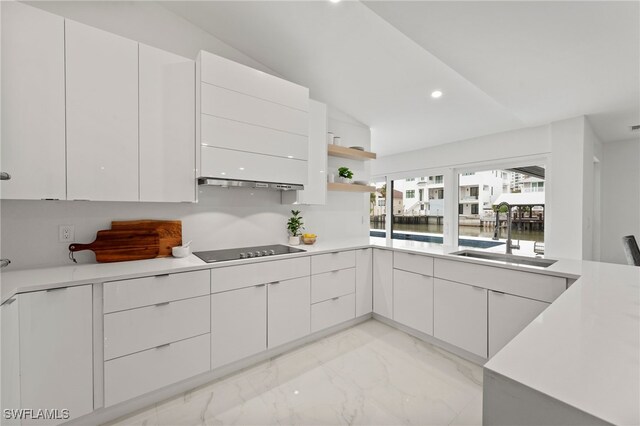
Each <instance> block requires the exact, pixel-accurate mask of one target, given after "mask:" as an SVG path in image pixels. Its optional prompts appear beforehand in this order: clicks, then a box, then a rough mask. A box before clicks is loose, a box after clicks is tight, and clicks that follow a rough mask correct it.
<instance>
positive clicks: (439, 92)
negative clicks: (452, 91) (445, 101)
mask: <svg viewBox="0 0 640 426" xmlns="http://www.w3.org/2000/svg"><path fill="white" fill-rule="evenodd" d="M440 96H442V92H441V91H440V90H434V91H433V92H431V97H432V98H434V99H438V98H439V97H440Z"/></svg>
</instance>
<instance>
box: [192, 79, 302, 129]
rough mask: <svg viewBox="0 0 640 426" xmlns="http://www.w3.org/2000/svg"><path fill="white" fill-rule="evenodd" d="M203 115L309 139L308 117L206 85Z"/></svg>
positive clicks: (299, 111)
mask: <svg viewBox="0 0 640 426" xmlns="http://www.w3.org/2000/svg"><path fill="white" fill-rule="evenodd" d="M200 95H201V98H200V103H201V110H200V111H201V112H202V113H203V114H208V115H213V116H215V117H220V118H227V119H229V120H235V121H240V122H242V123H248V124H255V125H257V126H263V127H268V128H270V129H274V130H280V131H283V132H289V133H295V134H298V135H302V136H308V135H309V114H308V113H307V112H306V111H302V110H299V109H294V108H291V107H288V106H284V105H281V104H277V103H273V102H270V101H265V100H263V99H259V98H255V97H253V96H249V95H245V94H242V93H238V92H234V91H233V90H228V89H224V88H221V87H218V86H212V85H211V84H207V83H204V84H202V85H201V86H200Z"/></svg>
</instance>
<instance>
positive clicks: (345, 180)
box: [339, 176, 353, 183]
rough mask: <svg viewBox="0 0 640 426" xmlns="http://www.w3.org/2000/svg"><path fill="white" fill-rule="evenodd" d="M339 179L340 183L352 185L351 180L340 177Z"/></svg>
mask: <svg viewBox="0 0 640 426" xmlns="http://www.w3.org/2000/svg"><path fill="white" fill-rule="evenodd" d="M339 179H340V182H342V183H353V179H348V178H346V177H342V176H340V177H339Z"/></svg>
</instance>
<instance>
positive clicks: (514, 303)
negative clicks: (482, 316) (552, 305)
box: [489, 291, 549, 357]
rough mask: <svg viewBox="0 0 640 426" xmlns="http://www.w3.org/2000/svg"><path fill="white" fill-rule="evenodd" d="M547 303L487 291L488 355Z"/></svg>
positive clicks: (545, 306)
mask: <svg viewBox="0 0 640 426" xmlns="http://www.w3.org/2000/svg"><path fill="white" fill-rule="evenodd" d="M547 306H549V303H545V302H540V301H538V300H533V299H527V298H524V297H518V296H513V295H511V294H505V293H500V292H496V291H489V357H492V356H494V355H495V354H496V353H497V352H498V351H499V350H500V349H502V348H503V347H504V346H505V345H506V344H507V343H509V342H510V341H511V339H513V338H514V337H515V336H516V335H517V334H518V333H520V332H521V331H522V330H523V329H524V328H525V327H526V326H527V325H529V323H530V322H531V321H533V320H534V318H535V317H537V316H538V315H539V314H540V313H541V312H542V311H544V310H545V309H546V308H547Z"/></svg>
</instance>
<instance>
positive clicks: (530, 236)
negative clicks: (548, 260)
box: [370, 222, 544, 242]
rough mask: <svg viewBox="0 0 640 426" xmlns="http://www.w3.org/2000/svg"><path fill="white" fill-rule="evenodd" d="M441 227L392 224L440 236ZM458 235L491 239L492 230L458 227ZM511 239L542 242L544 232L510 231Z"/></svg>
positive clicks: (399, 228)
mask: <svg viewBox="0 0 640 426" xmlns="http://www.w3.org/2000/svg"><path fill="white" fill-rule="evenodd" d="M370 226H371V229H381V230H384V223H381V222H377V223H376V222H370ZM442 227H443V225H436V224H428V225H425V224H419V225H417V224H404V223H394V224H393V230H394V231H411V232H421V233H427V234H440V235H442V232H443V231H442ZM458 233H459V235H460V236H461V237H481V238H493V228H490V227H489V228H481V227H479V226H459V227H458ZM506 237H507V230H506V229H504V228H503V229H501V230H500V238H506ZM511 238H513V239H514V240H525V241H537V242H544V231H518V230H517V229H515V228H514V229H512V230H511Z"/></svg>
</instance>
